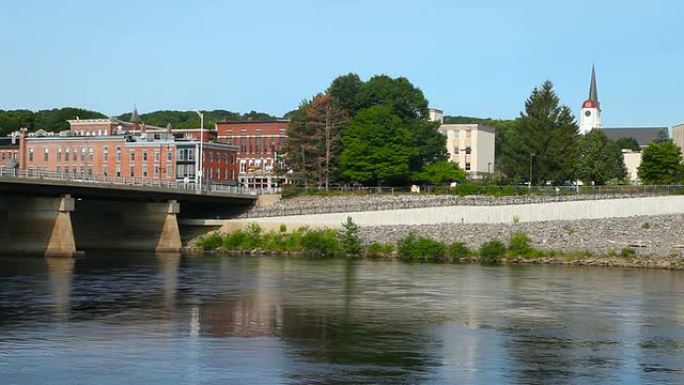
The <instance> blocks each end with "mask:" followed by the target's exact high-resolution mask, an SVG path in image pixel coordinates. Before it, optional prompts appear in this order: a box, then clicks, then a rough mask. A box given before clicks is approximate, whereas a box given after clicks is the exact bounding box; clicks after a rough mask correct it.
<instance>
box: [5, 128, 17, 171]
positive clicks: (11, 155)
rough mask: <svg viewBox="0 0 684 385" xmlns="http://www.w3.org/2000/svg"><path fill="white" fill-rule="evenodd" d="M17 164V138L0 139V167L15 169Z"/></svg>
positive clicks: (14, 136) (15, 136) (13, 136)
mask: <svg viewBox="0 0 684 385" xmlns="http://www.w3.org/2000/svg"><path fill="white" fill-rule="evenodd" d="M18 163H19V136H18V135H12V136H9V137H6V138H0V167H2V168H16V167H17V165H18Z"/></svg>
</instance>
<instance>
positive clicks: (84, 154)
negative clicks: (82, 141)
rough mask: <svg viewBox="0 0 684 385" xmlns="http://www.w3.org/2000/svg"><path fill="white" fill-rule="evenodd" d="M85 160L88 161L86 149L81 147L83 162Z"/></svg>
mask: <svg viewBox="0 0 684 385" xmlns="http://www.w3.org/2000/svg"><path fill="white" fill-rule="evenodd" d="M84 160H86V148H85V147H81V162H83V161H84Z"/></svg>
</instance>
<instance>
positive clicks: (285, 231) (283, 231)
mask: <svg viewBox="0 0 684 385" xmlns="http://www.w3.org/2000/svg"><path fill="white" fill-rule="evenodd" d="M278 230H279V231H280V232H281V233H287V226H286V225H285V224H284V223H281V224H280V228H279V229H278Z"/></svg>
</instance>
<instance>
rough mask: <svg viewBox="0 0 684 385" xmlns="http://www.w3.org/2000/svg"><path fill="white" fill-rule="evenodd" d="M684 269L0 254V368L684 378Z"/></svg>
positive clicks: (146, 376)
mask: <svg viewBox="0 0 684 385" xmlns="http://www.w3.org/2000/svg"><path fill="white" fill-rule="evenodd" d="M683 326H684V273H682V272H672V271H659V270H623V269H618V268H614V269H607V268H605V269H604V268H598V267H567V266H499V267H482V266H478V265H438V264H403V263H395V262H372V261H344V260H307V259H297V258H289V259H288V258H270V257H261V258H257V257H247V256H246V257H218V256H183V257H180V256H173V255H167V256H156V255H154V254H126V255H121V254H113V253H112V254H89V255H88V256H87V257H86V258H82V259H77V260H75V261H74V260H67V259H47V260H46V259H41V258H2V259H0V383H2V384H41V385H42V384H70V385H71V384H127V385H129V384H300V383H301V384H488V385H489V384H642V383H643V384H647V383H653V384H682V383H684V327H683Z"/></svg>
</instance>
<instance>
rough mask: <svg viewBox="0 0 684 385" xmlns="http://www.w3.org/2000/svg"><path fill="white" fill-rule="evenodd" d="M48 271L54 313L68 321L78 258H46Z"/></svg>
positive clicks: (59, 318)
mask: <svg viewBox="0 0 684 385" xmlns="http://www.w3.org/2000/svg"><path fill="white" fill-rule="evenodd" d="M45 265H46V266H47V273H48V287H49V291H50V294H51V296H52V299H53V306H54V314H55V317H56V318H57V319H58V320H61V321H66V320H68V319H69V315H70V313H71V285H72V280H73V275H74V267H75V265H76V259H74V258H45Z"/></svg>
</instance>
